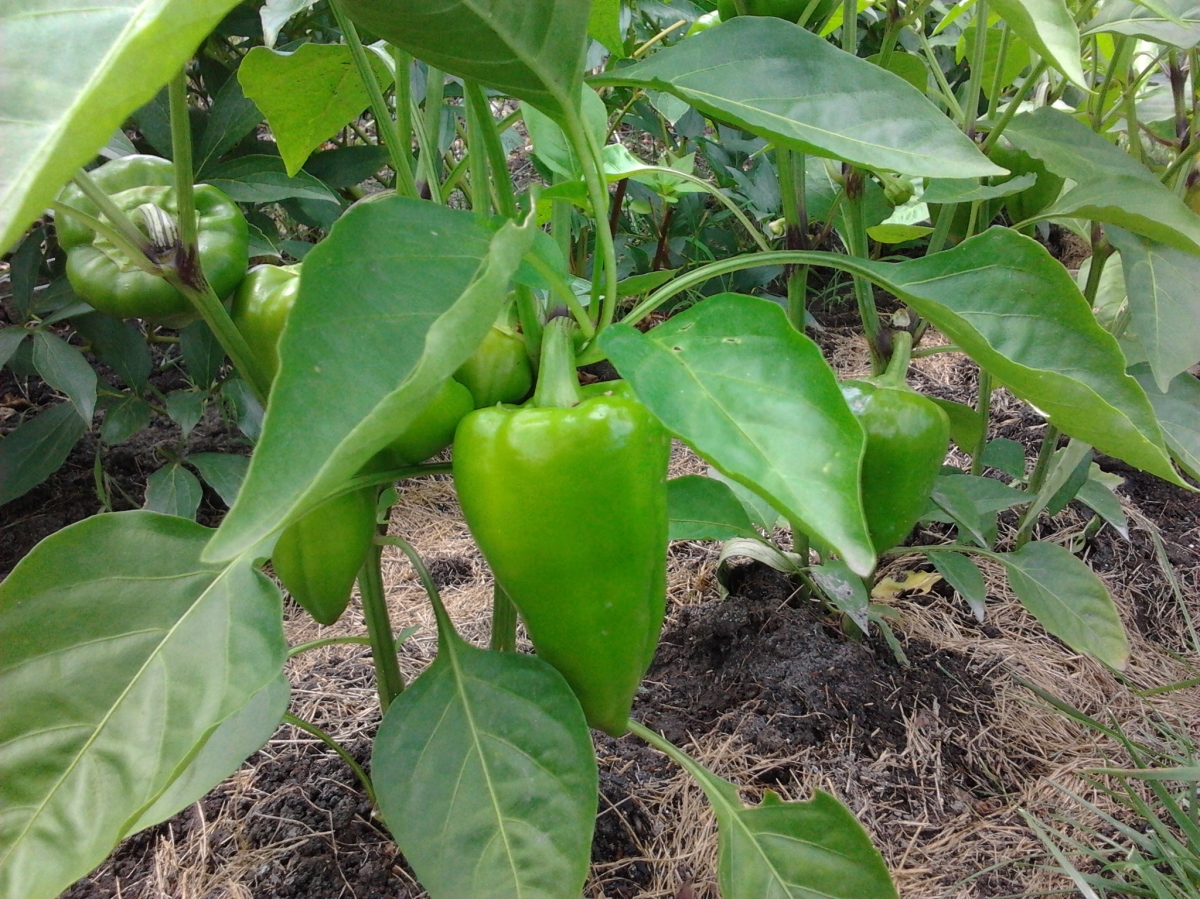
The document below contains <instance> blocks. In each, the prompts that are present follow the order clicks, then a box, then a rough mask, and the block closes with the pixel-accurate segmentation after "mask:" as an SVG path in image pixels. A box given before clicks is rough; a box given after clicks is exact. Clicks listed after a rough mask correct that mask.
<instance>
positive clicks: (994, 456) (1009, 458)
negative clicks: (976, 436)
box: [980, 437, 1025, 478]
mask: <svg viewBox="0 0 1200 899" xmlns="http://www.w3.org/2000/svg"><path fill="white" fill-rule="evenodd" d="M980 461H982V462H983V464H984V465H986V466H987V467H988V468H996V469H999V470H1000V471H1002V472H1004V473H1005V474H1006V475H1009V476H1010V477H1014V478H1023V477H1025V447H1023V446H1022V445H1021V444H1019V443H1017V441H1015V440H1009V439H1008V438H1006V437H997V438H996V439H995V440H989V441H988V442H987V446H985V447H984V448H983V458H982V459H981V460H980Z"/></svg>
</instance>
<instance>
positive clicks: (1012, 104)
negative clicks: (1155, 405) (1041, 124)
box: [980, 59, 1050, 153]
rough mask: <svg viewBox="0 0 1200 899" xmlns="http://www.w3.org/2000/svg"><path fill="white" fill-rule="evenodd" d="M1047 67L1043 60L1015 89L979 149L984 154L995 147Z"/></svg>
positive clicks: (1047, 64)
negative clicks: (1014, 92)
mask: <svg viewBox="0 0 1200 899" xmlns="http://www.w3.org/2000/svg"><path fill="white" fill-rule="evenodd" d="M1049 65H1050V64H1049V63H1048V62H1046V60H1044V59H1043V60H1042V61H1041V62H1039V63H1038V64H1037V65H1036V66H1034V67H1033V71H1032V72H1030V73H1029V76H1028V77H1027V78H1026V79H1025V80H1024V81H1022V82H1021V86H1020V87H1019V88H1017V92H1016V94H1014V95H1013V98H1012V100H1010V101H1009V103H1008V105H1007V106H1005V107H1004V112H1002V113H1000V120H999V121H998V122H996V124H995V125H993V126H992V130H991V131H989V132H988V136H987V137H986V138H984V140H983V144H982V145H981V147H980V149H982V150H983V152H984V153H986V152H987V151H988V150H990V149H991V148H992V147H993V146H995V143H996V141H998V140H999V139H1000V135H1001V134H1003V133H1004V129H1005V128H1007V127H1008V123H1009V122H1011V121H1012V120H1013V116H1015V115H1016V114H1017V112H1018V111H1019V110H1020V108H1021V104H1022V103H1024V102H1025V98H1026V97H1027V96H1029V92H1030V91H1031V90H1033V88H1034V86H1035V85H1036V84H1037V83H1038V81H1039V80H1040V79H1041V77H1042V75H1044V74H1045V72H1046V69H1047V68H1048V67H1049Z"/></svg>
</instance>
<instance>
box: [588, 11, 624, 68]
mask: <svg viewBox="0 0 1200 899" xmlns="http://www.w3.org/2000/svg"><path fill="white" fill-rule="evenodd" d="M587 30H588V35H589V36H591V37H593V38H595V39H596V40H598V41H599V42H600V43H602V44H603V45H604V47H605V49H606V50H608V51H610V52H611V53H615V54H616V55H617V56H624V55H625V47H624V44H625V35H624V34H622V33H621V0H592V11H591V13H590V15H589V16H588V27H587Z"/></svg>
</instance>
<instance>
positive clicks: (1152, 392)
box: [1129, 363, 1200, 480]
mask: <svg viewBox="0 0 1200 899" xmlns="http://www.w3.org/2000/svg"><path fill="white" fill-rule="evenodd" d="M1129 373H1130V374H1131V375H1133V376H1134V377H1135V378H1137V379H1138V382H1139V383H1140V384H1141V385H1142V386H1143V387H1144V388H1146V395H1147V396H1148V397H1149V398H1150V404H1151V405H1152V406H1154V414H1155V415H1157V416H1158V420H1159V422H1160V423H1161V424H1162V429H1163V433H1164V434H1165V435H1166V438H1167V446H1169V447H1170V448H1171V452H1172V454H1173V455H1174V456H1175V459H1176V461H1178V462H1179V466H1180V467H1181V468H1182V469H1183V470H1184V471H1186V472H1187V473H1188V474H1190V475H1191V476H1192V477H1193V478H1196V479H1197V480H1200V381H1197V380H1196V378H1194V377H1193V376H1192V375H1190V374H1187V373H1186V372H1185V373H1183V374H1181V375H1177V376H1176V377H1175V379H1174V380H1173V381H1171V383H1170V385H1169V386H1168V388H1167V390H1166V392H1165V393H1163V392H1160V391H1159V390H1158V389H1157V388H1156V387H1155V384H1154V378H1153V377H1152V375H1151V373H1150V369H1149V367H1148V366H1147V365H1146V364H1145V363H1143V364H1141V365H1135V366H1134V367H1133V368H1131V369H1130V370H1129Z"/></svg>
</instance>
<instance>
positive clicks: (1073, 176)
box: [1004, 106, 1200, 253]
mask: <svg viewBox="0 0 1200 899" xmlns="http://www.w3.org/2000/svg"><path fill="white" fill-rule="evenodd" d="M1004 136H1005V137H1006V138H1008V139H1009V140H1011V141H1012V142H1013V143H1014V144H1016V145H1017V147H1019V148H1020V149H1022V150H1024V151H1025V152H1026V153H1028V154H1029V155H1030V156H1033V157H1034V158H1035V159H1040V160H1042V162H1043V163H1044V164H1045V166H1046V168H1047V169H1048V170H1049V171H1051V172H1053V173H1054V174H1056V175H1061V176H1062V177H1063V178H1069V179H1070V180H1072V181H1074V182H1076V186H1075V187H1073V188H1071V189H1070V190H1068V191H1067V192H1066V193H1064V194H1063V195H1062V196H1061V197H1059V199H1058V200H1057V201H1056V202H1055V203H1053V204H1052V205H1050V206H1049V207H1047V208H1046V209H1044V210H1042V212H1041V213H1040V214H1039V215H1038V218H1042V219H1049V218H1064V217H1067V218H1070V217H1078V218H1089V219H1095V220H1096V221H1100V222H1105V223H1107V224H1113V225H1119V226H1120V227H1122V228H1126V229H1128V230H1130V231H1133V232H1135V233H1137V234H1141V235H1143V236H1145V237H1149V238H1151V239H1152V240H1157V241H1159V242H1161V243H1165V244H1168V245H1169V246H1172V247H1175V248H1176V249H1179V250H1184V251H1185V252H1189V253H1200V217H1198V216H1197V215H1196V214H1195V213H1194V212H1192V211H1191V210H1190V209H1188V208H1187V206H1186V205H1184V202H1183V200H1181V199H1179V197H1177V196H1175V194H1173V193H1171V191H1169V190H1167V188H1165V187H1164V186H1163V185H1162V183H1161V182H1160V181H1159V180H1158V179H1157V178H1155V177H1154V175H1153V174H1152V173H1151V172H1150V171H1149V170H1148V169H1147V168H1146V167H1145V166H1143V165H1142V164H1141V163H1139V162H1138V161H1137V160H1135V159H1134V158H1133V157H1132V156H1130V155H1129V154H1128V153H1126V152H1125V151H1123V150H1121V149H1119V148H1118V147H1117V146H1115V145H1114V144H1111V143H1109V142H1108V141H1107V140H1106V139H1105V138H1103V137H1101V136H1100V135H1099V134H1096V133H1095V132H1094V131H1092V130H1091V129H1090V128H1088V127H1087V126H1086V125H1084V124H1082V123H1080V122H1077V121H1075V119H1073V118H1071V116H1069V115H1067V114H1066V113H1065V112H1060V111H1059V110H1057V109H1051V108H1050V107H1048V106H1046V107H1042V108H1041V109H1038V110H1036V111H1034V112H1027V113H1022V114H1021V115H1019V116H1017V117H1016V118H1015V119H1013V120H1012V122H1011V123H1010V124H1009V126H1008V128H1006V129H1005V131H1004Z"/></svg>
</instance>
